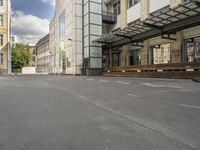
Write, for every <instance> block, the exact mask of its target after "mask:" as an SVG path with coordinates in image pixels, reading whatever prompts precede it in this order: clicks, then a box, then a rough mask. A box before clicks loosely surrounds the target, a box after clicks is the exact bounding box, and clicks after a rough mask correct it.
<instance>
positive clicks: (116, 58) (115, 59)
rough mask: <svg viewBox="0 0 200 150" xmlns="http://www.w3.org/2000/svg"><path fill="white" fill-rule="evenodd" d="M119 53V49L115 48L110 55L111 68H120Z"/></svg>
mask: <svg viewBox="0 0 200 150" xmlns="http://www.w3.org/2000/svg"><path fill="white" fill-rule="evenodd" d="M119 51H120V48H116V49H115V50H114V52H113V54H112V66H113V67H118V66H121V53H120V52H119Z"/></svg>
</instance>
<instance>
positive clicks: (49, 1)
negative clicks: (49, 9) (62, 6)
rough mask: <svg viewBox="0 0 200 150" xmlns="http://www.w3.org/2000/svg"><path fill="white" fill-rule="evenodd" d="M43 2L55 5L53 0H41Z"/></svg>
mask: <svg viewBox="0 0 200 150" xmlns="http://www.w3.org/2000/svg"><path fill="white" fill-rule="evenodd" d="M41 1H42V2H44V3H50V4H51V5H53V6H55V0H41Z"/></svg>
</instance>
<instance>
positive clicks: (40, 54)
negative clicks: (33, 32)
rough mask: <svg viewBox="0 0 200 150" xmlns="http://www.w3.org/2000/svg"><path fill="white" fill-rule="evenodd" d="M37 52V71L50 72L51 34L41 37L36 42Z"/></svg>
mask: <svg viewBox="0 0 200 150" xmlns="http://www.w3.org/2000/svg"><path fill="white" fill-rule="evenodd" d="M36 54H37V60H36V62H37V72H38V73H49V71H50V65H49V64H50V50H49V34H47V35H46V36H44V37H43V38H41V39H40V40H39V41H38V43H37V44H36Z"/></svg>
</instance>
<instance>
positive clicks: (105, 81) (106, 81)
mask: <svg viewBox="0 0 200 150" xmlns="http://www.w3.org/2000/svg"><path fill="white" fill-rule="evenodd" d="M100 82H104V83H108V82H109V81H108V80H100Z"/></svg>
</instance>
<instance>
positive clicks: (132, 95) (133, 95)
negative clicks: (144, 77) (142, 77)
mask: <svg viewBox="0 0 200 150" xmlns="http://www.w3.org/2000/svg"><path fill="white" fill-rule="evenodd" d="M126 95H127V96H131V97H138V96H137V95H135V94H129V93H127V94H126Z"/></svg>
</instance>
